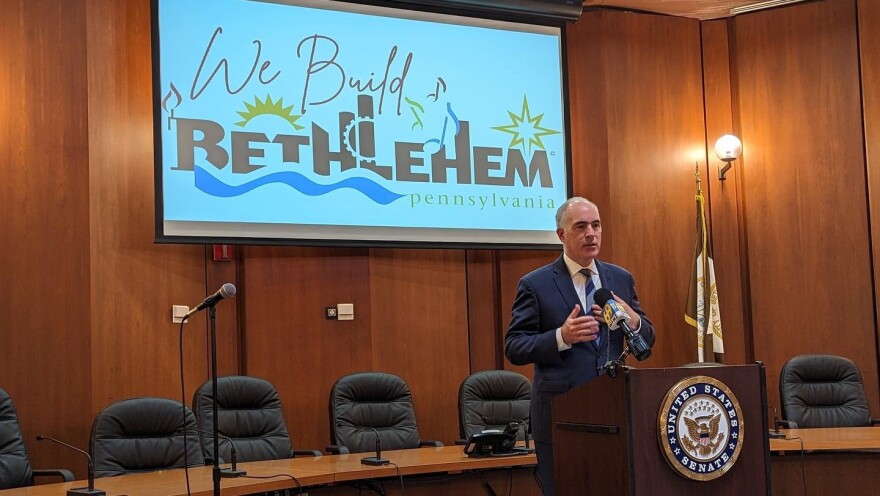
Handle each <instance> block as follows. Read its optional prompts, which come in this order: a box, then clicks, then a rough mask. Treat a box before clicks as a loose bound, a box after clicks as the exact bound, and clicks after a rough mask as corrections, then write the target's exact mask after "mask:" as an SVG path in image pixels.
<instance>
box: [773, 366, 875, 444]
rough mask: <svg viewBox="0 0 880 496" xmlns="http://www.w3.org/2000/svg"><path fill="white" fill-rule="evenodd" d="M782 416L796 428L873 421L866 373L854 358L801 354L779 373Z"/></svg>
mask: <svg viewBox="0 0 880 496" xmlns="http://www.w3.org/2000/svg"><path fill="white" fill-rule="evenodd" d="M779 395H780V399H781V404H782V416H783V418H785V419H786V420H788V421H791V422H794V424H796V425H792V427H800V428H810V427H860V426H868V425H873V424H877V423H880V421H878V420H872V419H871V415H870V412H869V410H868V400H867V398H866V397H865V389H864V386H863V385H862V374H861V373H860V372H859V368H858V367H857V366H856V364H855V363H853V362H852V361H851V360H849V359H846V358H843V357H839V356H835V355H800V356H796V357H794V358H792V359H791V360H789V361H788V362H786V364H785V365H784V366H783V367H782V373H781V374H780V375H779Z"/></svg>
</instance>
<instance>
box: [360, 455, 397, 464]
mask: <svg viewBox="0 0 880 496" xmlns="http://www.w3.org/2000/svg"><path fill="white" fill-rule="evenodd" d="M389 463H391V462H390V461H388V460H386V459H384V458H376V457H375V456H368V457H366V458H361V465H373V466H378V465H388V464H389Z"/></svg>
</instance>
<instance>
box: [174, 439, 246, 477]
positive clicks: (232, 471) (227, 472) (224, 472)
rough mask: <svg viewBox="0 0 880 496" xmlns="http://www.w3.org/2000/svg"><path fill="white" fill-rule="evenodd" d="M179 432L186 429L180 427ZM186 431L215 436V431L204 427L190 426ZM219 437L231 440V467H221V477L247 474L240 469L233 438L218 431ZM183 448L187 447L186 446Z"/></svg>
mask: <svg viewBox="0 0 880 496" xmlns="http://www.w3.org/2000/svg"><path fill="white" fill-rule="evenodd" d="M177 431H178V432H183V431H184V429H178V430H177ZM186 432H198V433H199V434H204V435H206V436H212V437H213V436H214V433H213V432H211V431H205V430H202V429H196V428H189V429H186ZM217 437H219V438H220V439H223V440H225V441H229V456H230V458H231V460H230V461H231V464H230V467H229V468H221V469H220V477H222V478H224V479H234V478H236V477H242V476H245V475H247V471H245V470H239V469H238V461H237V459H236V456H235V443H234V442H233V441H232V438H231V437H229V436H225V435H223V434H220V433H219V432H218V433H217ZM183 449H186V447H185V446H184V448H183Z"/></svg>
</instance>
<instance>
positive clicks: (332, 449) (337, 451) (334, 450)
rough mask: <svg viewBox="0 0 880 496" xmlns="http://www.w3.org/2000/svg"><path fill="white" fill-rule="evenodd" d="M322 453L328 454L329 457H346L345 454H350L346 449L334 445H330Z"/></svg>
mask: <svg viewBox="0 0 880 496" xmlns="http://www.w3.org/2000/svg"><path fill="white" fill-rule="evenodd" d="M324 451H326V452H327V453H330V454H331V455H347V454H349V453H351V451H348V448H347V447H345V446H338V445H335V444H331V445H330V446H327V448H326V449H325V450H324Z"/></svg>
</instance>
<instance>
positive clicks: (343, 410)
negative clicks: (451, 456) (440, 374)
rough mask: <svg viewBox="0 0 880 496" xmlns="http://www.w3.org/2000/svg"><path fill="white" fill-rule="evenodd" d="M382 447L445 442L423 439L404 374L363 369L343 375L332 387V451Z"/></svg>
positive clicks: (394, 448) (371, 449) (403, 447)
mask: <svg viewBox="0 0 880 496" xmlns="http://www.w3.org/2000/svg"><path fill="white" fill-rule="evenodd" d="M377 436H378V437H379V439H380V441H381V446H382V450H398V449H411V448H418V447H419V446H443V443H441V442H440V441H422V440H421V439H420V438H419V428H418V425H417V423H416V415H415V409H414V408H413V401H412V393H410V390H409V386H407V384H406V382H404V380H403V379H401V378H400V377H397V376H396V375H392V374H384V373H381V372H362V373H357V374H351V375H347V376H345V377H342V378H341V379H339V380H338V381H336V383H335V384H334V385H333V388H332V389H331V390H330V442H331V443H332V445H331V446H329V447H328V448H327V451H330V452H331V453H363V452H367V451H373V450H375V449H376V437H377Z"/></svg>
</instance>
